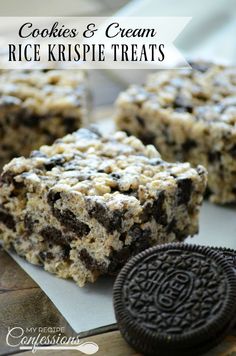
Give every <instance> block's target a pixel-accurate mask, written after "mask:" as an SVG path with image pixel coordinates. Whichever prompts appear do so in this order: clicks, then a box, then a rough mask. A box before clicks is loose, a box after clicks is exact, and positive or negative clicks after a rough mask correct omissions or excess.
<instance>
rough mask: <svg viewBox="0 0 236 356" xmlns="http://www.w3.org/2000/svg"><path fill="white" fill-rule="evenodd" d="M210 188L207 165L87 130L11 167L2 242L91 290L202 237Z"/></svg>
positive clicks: (1, 202) (1, 196) (3, 194)
mask: <svg viewBox="0 0 236 356" xmlns="http://www.w3.org/2000/svg"><path fill="white" fill-rule="evenodd" d="M205 186H206V172H205V169H204V168H203V167H201V166H198V167H197V168H196V169H194V168H191V167H190V165H189V163H179V164H173V163H166V162H165V161H163V160H162V159H161V157H160V155H159V153H158V152H157V151H156V149H155V148H154V146H152V145H149V146H144V145H143V144H142V143H141V141H140V140H138V139H137V138H135V137H133V136H130V137H128V136H127V135H126V134H125V133H124V132H117V133H115V134H114V135H113V136H111V137H109V138H108V137H103V136H102V135H101V134H100V133H99V132H98V131H97V130H96V128H94V127H91V128H89V129H80V130H78V131H77V132H75V133H73V134H71V135H67V136H65V137H64V138H62V139H59V140H57V141H56V142H55V143H54V144H53V145H52V146H42V147H41V148H40V149H39V150H38V151H34V152H33V153H32V154H31V156H30V158H28V159H26V158H23V157H20V158H15V159H13V160H12V161H11V162H10V163H9V164H7V165H6V166H5V167H4V169H3V173H2V175H1V189H0V236H1V239H2V242H3V244H4V246H5V247H6V248H7V249H8V248H13V249H14V250H15V251H16V252H17V253H18V254H19V255H20V256H23V257H25V258H26V259H27V260H28V261H30V262H32V263H34V264H41V265H43V266H44V268H45V269H46V270H47V271H49V272H52V273H56V274H57V275H58V276H60V277H63V278H73V279H74V280H75V281H76V282H77V283H78V284H79V285H80V286H83V285H84V284H85V283H86V282H88V281H89V282H94V281H95V280H96V279H97V277H98V276H99V275H102V274H115V273H116V272H117V271H118V270H119V269H120V267H121V266H123V264H124V263H125V262H126V260H127V259H128V258H129V257H130V256H132V255H134V254H136V253H138V252H139V251H141V250H144V249H146V248H147V247H149V246H151V245H155V244H160V243H165V242H170V241H183V240H184V239H185V238H186V237H187V236H189V235H194V234H196V233H197V231H198V213H199V208H200V205H201V203H202V199H203V194H204V190H205Z"/></svg>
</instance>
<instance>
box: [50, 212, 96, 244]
mask: <svg viewBox="0 0 236 356" xmlns="http://www.w3.org/2000/svg"><path fill="white" fill-rule="evenodd" d="M53 214H54V216H55V217H56V218H57V220H58V221H60V223H61V224H62V225H63V226H65V227H66V228H67V229H68V230H70V231H72V232H74V233H76V234H77V235H78V237H82V236H84V235H88V234H89V232H90V227H89V226H88V225H87V224H85V223H83V222H82V221H80V220H79V219H78V218H77V217H76V215H75V214H74V213H73V212H72V211H70V210H69V209H65V210H59V209H55V208H54V210H53Z"/></svg>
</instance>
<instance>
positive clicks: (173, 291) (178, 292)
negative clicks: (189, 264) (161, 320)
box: [155, 271, 193, 311]
mask: <svg viewBox="0 0 236 356" xmlns="http://www.w3.org/2000/svg"><path fill="white" fill-rule="evenodd" d="M192 286H193V280H192V277H191V274H190V273H188V272H187V271H175V272H173V273H170V274H167V276H166V277H165V278H164V279H163V280H162V281H161V283H160V285H159V288H157V290H156V296H155V302H156V304H157V306H159V308H160V309H162V310H163V311H165V310H166V311H172V310H174V309H176V308H177V307H179V306H180V305H181V304H182V303H184V302H185V300H186V299H187V298H188V296H189V294H190V293H191V290H192Z"/></svg>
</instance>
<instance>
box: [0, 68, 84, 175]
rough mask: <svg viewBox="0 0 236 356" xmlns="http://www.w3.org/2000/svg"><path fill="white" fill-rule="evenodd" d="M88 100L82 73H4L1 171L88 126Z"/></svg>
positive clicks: (1, 86) (1, 77)
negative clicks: (17, 159) (19, 158)
mask: <svg viewBox="0 0 236 356" xmlns="http://www.w3.org/2000/svg"><path fill="white" fill-rule="evenodd" d="M87 96H88V90H87V85H86V73H85V72H83V71H80V70H77V71H75V70H74V71H70V70H59V69H58V70H56V69H53V70H10V71H1V72H0V169H1V168H2V166H3V165H4V164H5V163H7V162H9V160H11V159H12V158H13V157H18V156H27V155H28V154H30V152H31V151H32V150H33V149H36V148H39V147H40V146H41V145H44V144H51V143H53V142H54V140H55V139H57V138H59V137H63V136H64V135H65V134H67V133H71V132H73V131H75V130H77V129H78V128H80V127H81V126H83V125H85V124H86V123H87V119H88V99H87Z"/></svg>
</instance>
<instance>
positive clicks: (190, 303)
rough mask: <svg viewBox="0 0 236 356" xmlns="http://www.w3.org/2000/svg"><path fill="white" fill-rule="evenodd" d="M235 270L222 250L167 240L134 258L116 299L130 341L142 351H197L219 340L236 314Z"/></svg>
mask: <svg viewBox="0 0 236 356" xmlns="http://www.w3.org/2000/svg"><path fill="white" fill-rule="evenodd" d="M235 300H236V274H235V273H234V271H233V269H232V267H231V265H230V264H229V263H228V262H227V261H226V260H225V258H224V257H223V256H222V254H221V253H219V252H216V251H214V250H212V249H211V248H208V247H204V246H196V245H190V244H189V245H188V244H166V245H161V246H156V247H153V248H150V249H148V250H146V251H144V252H141V253H140V254H138V255H137V256H136V257H134V258H133V259H131V260H130V261H129V262H128V263H127V264H126V265H125V266H124V267H123V269H122V270H121V272H120V274H119V275H118V277H117V279H116V281H115V284H114V289H113V302H114V308H115V315H116V319H117V323H118V327H119V329H120V331H121V334H122V335H123V337H124V338H125V339H126V341H127V342H128V343H129V344H130V345H131V346H132V347H134V348H135V349H136V350H137V351H138V352H139V353H141V354H144V355H170V356H179V355H181V356H182V355H186V356H187V355H198V354H200V353H203V352H205V351H207V350H209V349H210V348H211V347H213V346H215V345H217V344H218V343H219V342H220V341H221V340H222V339H223V337H224V336H225V335H226V333H227V332H228V331H229V330H230V329H231V327H232V326H233V324H234V322H235V319H236V303H235Z"/></svg>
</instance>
